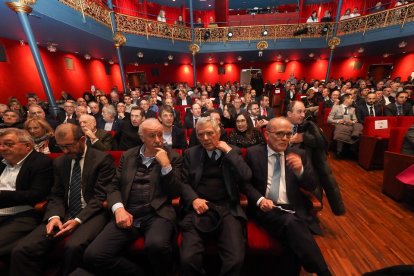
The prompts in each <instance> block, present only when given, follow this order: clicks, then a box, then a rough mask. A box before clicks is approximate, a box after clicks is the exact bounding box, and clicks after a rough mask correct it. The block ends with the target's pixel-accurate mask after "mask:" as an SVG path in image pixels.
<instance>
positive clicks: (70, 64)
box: [64, 57, 75, 71]
mask: <svg viewBox="0 0 414 276" xmlns="http://www.w3.org/2000/svg"><path fill="white" fill-rule="evenodd" d="M64 60H65V67H66V70H71V71H73V70H75V67H74V66H73V59H71V58H68V57H65V58H64Z"/></svg>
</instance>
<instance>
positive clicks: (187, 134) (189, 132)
mask: <svg viewBox="0 0 414 276" xmlns="http://www.w3.org/2000/svg"><path fill="white" fill-rule="evenodd" d="M193 130H194V129H193V128H187V129H186V130H185V139H186V140H187V143H188V142H190V137H191V133H193Z"/></svg>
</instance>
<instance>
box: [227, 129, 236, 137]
mask: <svg viewBox="0 0 414 276" xmlns="http://www.w3.org/2000/svg"><path fill="white" fill-rule="evenodd" d="M233 129H234V128H231V127H228V128H226V132H227V137H229V136H230V133H231V132H232V131H233Z"/></svg>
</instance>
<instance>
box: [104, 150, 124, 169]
mask: <svg viewBox="0 0 414 276" xmlns="http://www.w3.org/2000/svg"><path fill="white" fill-rule="evenodd" d="M107 153H109V154H110V155H112V157H113V158H114V164H115V167H116V168H118V166H119V161H120V160H121V156H122V154H123V153H124V151H123V150H109V151H107Z"/></svg>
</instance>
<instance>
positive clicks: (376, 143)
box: [358, 116, 397, 170]
mask: <svg viewBox="0 0 414 276" xmlns="http://www.w3.org/2000/svg"><path fill="white" fill-rule="evenodd" d="M381 121H386V122H387V123H386V125H382V126H381V127H380V126H379V125H378V123H379V122H381ZM396 126H397V118H396V117H389V116H380V117H366V118H365V120H364V131H363V134H362V135H361V137H360V141H359V156H358V164H359V165H360V166H361V167H363V168H364V169H366V170H370V169H381V168H383V166H384V152H385V150H386V149H387V148H388V141H389V138H390V129H391V128H393V127H396Z"/></svg>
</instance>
